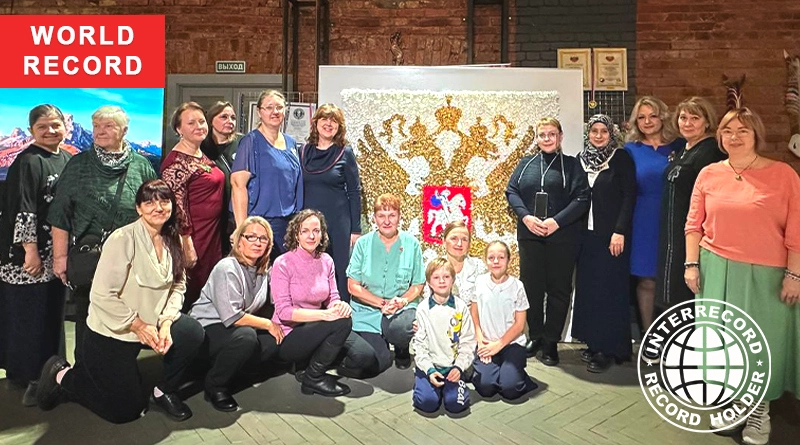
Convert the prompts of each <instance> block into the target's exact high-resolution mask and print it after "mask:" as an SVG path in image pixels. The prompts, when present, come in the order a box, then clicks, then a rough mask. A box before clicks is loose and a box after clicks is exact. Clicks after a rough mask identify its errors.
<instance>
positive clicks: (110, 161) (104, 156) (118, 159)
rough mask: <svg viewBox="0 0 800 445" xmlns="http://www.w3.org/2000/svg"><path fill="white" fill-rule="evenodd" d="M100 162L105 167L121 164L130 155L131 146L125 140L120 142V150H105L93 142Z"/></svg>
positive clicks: (114, 166)
mask: <svg viewBox="0 0 800 445" xmlns="http://www.w3.org/2000/svg"><path fill="white" fill-rule="evenodd" d="M93 145H94V150H95V152H96V153H97V158H98V159H99V160H100V163H101V164H103V165H104V166H106V167H110V168H117V167H119V166H120V165H122V164H123V163H124V162H125V161H126V160H127V159H128V157H129V156H130V155H131V146H130V145H129V144H128V143H127V142H123V143H122V150H120V151H114V152H111V151H106V150H105V149H104V148H103V147H101V146H99V145H97V144H93Z"/></svg>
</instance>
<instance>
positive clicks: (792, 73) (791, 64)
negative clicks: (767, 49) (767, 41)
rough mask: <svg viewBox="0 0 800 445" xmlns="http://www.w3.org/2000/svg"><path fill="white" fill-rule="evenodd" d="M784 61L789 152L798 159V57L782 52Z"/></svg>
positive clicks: (799, 152) (799, 77)
mask: <svg viewBox="0 0 800 445" xmlns="http://www.w3.org/2000/svg"><path fill="white" fill-rule="evenodd" d="M783 58H784V59H785V60H786V97H785V98H784V105H785V106H786V113H787V114H788V115H789V130H790V133H791V140H789V150H790V151H791V152H792V153H793V154H794V155H795V156H797V157H799V158H800V57H798V56H790V55H789V53H787V52H786V51H784V52H783Z"/></svg>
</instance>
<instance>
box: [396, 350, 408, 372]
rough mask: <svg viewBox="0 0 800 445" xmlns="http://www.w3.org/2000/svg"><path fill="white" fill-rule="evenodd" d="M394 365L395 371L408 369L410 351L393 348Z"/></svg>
mask: <svg viewBox="0 0 800 445" xmlns="http://www.w3.org/2000/svg"><path fill="white" fill-rule="evenodd" d="M394 365H395V366H397V369H408V368H410V367H411V351H409V350H408V348H407V347H405V348H400V347H397V346H395V347H394Z"/></svg>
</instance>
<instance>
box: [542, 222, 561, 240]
mask: <svg viewBox="0 0 800 445" xmlns="http://www.w3.org/2000/svg"><path fill="white" fill-rule="evenodd" d="M542 227H544V229H545V234H544V236H550V235H552V234H553V233H555V232H556V230H558V228H559V226H558V223H557V222H556V220H554V219H553V218H547V219H546V220H544V221H542Z"/></svg>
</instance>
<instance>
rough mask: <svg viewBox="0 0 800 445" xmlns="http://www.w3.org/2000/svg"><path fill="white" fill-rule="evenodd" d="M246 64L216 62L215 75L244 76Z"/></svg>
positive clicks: (228, 61)
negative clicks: (233, 74)
mask: <svg viewBox="0 0 800 445" xmlns="http://www.w3.org/2000/svg"><path fill="white" fill-rule="evenodd" d="M246 66H247V63H245V61H244V60H217V62H216V71H217V73H225V74H231V73H242V74H244V73H245V72H246V71H245V67H246Z"/></svg>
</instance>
